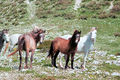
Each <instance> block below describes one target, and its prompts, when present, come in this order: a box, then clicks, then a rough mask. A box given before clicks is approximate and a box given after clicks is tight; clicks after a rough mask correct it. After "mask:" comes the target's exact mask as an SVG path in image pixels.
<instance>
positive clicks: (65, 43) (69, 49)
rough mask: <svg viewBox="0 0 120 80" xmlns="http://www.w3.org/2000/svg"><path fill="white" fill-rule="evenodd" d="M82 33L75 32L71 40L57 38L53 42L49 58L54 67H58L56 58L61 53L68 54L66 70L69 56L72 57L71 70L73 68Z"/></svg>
mask: <svg viewBox="0 0 120 80" xmlns="http://www.w3.org/2000/svg"><path fill="white" fill-rule="evenodd" d="M80 34H81V31H78V30H75V31H74V33H73V35H72V37H71V38H70V39H69V40H66V39H63V38H60V37H57V38H55V39H54V40H53V41H52V42H51V46H50V50H49V53H48V56H47V57H51V64H52V66H54V67H56V68H57V66H56V58H57V56H58V54H59V52H61V53H63V54H66V55H67V59H66V65H65V69H67V67H68V62H69V56H70V55H71V68H72V69H74V68H73V62H74V55H75V52H76V48H77V44H78V42H79V40H80Z"/></svg>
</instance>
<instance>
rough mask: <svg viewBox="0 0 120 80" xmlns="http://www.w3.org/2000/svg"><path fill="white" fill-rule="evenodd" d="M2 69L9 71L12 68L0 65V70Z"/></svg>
mask: <svg viewBox="0 0 120 80" xmlns="http://www.w3.org/2000/svg"><path fill="white" fill-rule="evenodd" d="M1 71H6V72H8V71H11V68H9V67H0V72H1Z"/></svg>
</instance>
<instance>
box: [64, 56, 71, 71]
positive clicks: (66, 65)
mask: <svg viewBox="0 0 120 80" xmlns="http://www.w3.org/2000/svg"><path fill="white" fill-rule="evenodd" d="M69 56H70V55H69V54H67V59H66V64H65V69H67V67H68V62H69Z"/></svg>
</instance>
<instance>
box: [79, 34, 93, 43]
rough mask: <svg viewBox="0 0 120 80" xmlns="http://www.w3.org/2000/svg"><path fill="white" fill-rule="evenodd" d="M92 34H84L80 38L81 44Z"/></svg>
mask: <svg viewBox="0 0 120 80" xmlns="http://www.w3.org/2000/svg"><path fill="white" fill-rule="evenodd" d="M91 33H92V32H88V33H87V34H85V35H84V36H83V37H81V38H80V39H81V41H82V42H86V41H87V40H88V38H89V37H90V36H91Z"/></svg>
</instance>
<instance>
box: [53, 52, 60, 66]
mask: <svg viewBox="0 0 120 80" xmlns="http://www.w3.org/2000/svg"><path fill="white" fill-rule="evenodd" d="M58 54H59V51H57V52H56V54H55V56H54V64H53V65H54V66H55V67H56V68H57V66H56V58H57V56H58Z"/></svg>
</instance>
